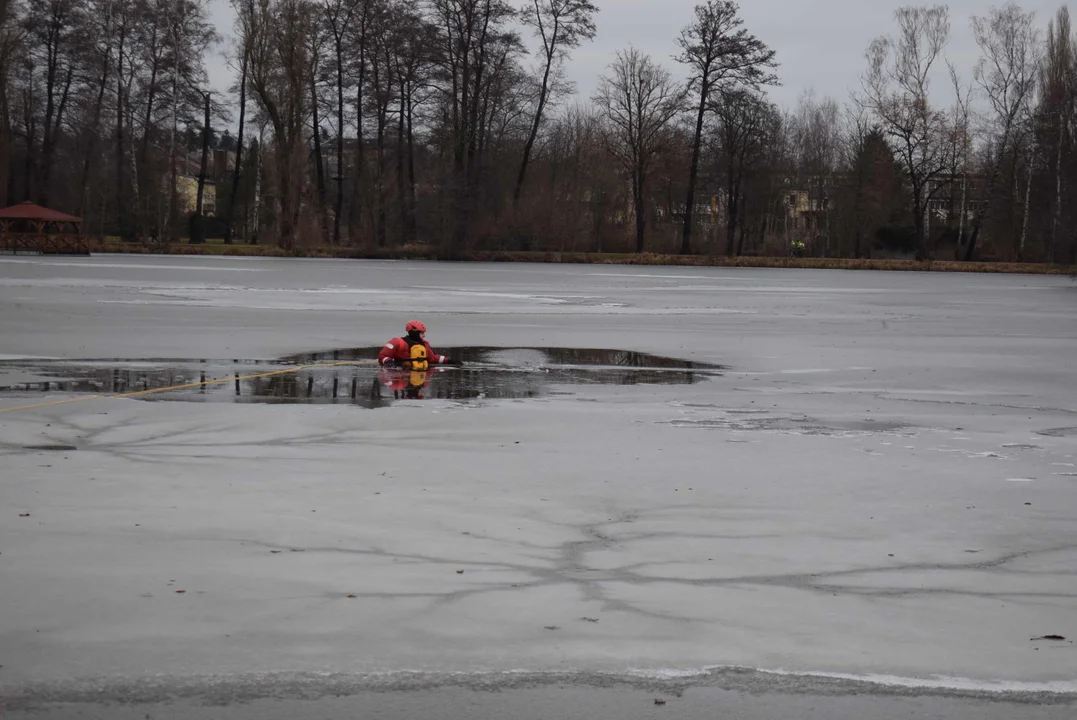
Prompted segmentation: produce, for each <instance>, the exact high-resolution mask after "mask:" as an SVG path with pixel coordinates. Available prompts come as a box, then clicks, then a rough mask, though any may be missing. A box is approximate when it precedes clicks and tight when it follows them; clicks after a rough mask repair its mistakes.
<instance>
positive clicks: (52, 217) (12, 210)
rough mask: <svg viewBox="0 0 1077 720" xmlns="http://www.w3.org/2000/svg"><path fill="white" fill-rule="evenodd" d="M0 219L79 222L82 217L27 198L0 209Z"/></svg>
mask: <svg viewBox="0 0 1077 720" xmlns="http://www.w3.org/2000/svg"><path fill="white" fill-rule="evenodd" d="M0 220H44V221H46V222H67V223H80V222H82V218H77V217H75V216H74V215H67V214H65V213H62V212H57V211H56V210H50V209H48V208H46V207H41V206H40V205H35V204H33V203H32V202H30V201H29V200H28V201H26V202H24V203H19V204H18V205H12V206H11V207H7V208H4V209H3V210H0Z"/></svg>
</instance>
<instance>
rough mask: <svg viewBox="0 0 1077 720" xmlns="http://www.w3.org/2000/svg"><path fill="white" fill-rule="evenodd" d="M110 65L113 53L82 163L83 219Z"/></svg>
mask: <svg viewBox="0 0 1077 720" xmlns="http://www.w3.org/2000/svg"><path fill="white" fill-rule="evenodd" d="M109 65H111V53H110V52H106V53H105V59H104V62H103V63H102V68H101V82H100V83H98V85H97V98H96V100H95V101H94V106H93V123H92V125H91V127H92V133H91V135H90V141H89V143H88V145H87V148H86V158H85V159H84V160H83V163H82V182H81V183H80V185H79V188H80V190H79V209H78V212H77V213H76V214H77V215H78V216H79V217H82V216H83V214H85V212H86V209H87V207H88V205H87V204H88V202H89V197H88V195H89V190H90V188H89V184H90V164H91V163H92V162H93V161H94V160H96V159H97V158H96V155H97V136H98V132H99V128H100V125H101V108H102V106H103V105H104V100H105V86H106V85H108V70H109ZM5 116H6V115H5Z"/></svg>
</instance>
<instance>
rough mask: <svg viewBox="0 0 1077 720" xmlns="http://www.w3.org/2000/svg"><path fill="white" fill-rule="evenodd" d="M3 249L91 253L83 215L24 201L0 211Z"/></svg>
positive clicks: (58, 253) (53, 252)
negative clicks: (83, 230)
mask: <svg viewBox="0 0 1077 720" xmlns="http://www.w3.org/2000/svg"><path fill="white" fill-rule="evenodd" d="M0 252H12V253H19V252H27V253H42V254H57V255H89V254H90V247H89V245H87V244H86V241H85V240H84V239H83V237H82V218H77V217H75V216H74V215H66V214H64V213H62V212H57V211H56V210H50V209H49V208H45V207H41V206H40V205H35V204H33V203H32V202H24V203H22V204H19V205H12V206H11V207H8V208H4V209H3V210H0Z"/></svg>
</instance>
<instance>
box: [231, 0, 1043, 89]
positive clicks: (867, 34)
mask: <svg viewBox="0 0 1077 720" xmlns="http://www.w3.org/2000/svg"><path fill="white" fill-rule="evenodd" d="M509 1H510V2H512V3H513V4H515V5H517V6H519V5H520V4H521V3H522V2H523V1H524V0H509ZM594 1H595V4H596V5H598V6H599V8H600V12H599V14H598V18H597V26H598V36H597V37H596V38H595V41H594V42H593V43H589V44H587V45H585V46H584V47H581V48H580V49H578V50H577V51H576V52H575V53H574V54H573V57H572V60H571V62H570V64H569V66H568V76H569V78H570V79H571V80H573V81H575V83H576V85H577V90H578V92H577V97H578V99H579V100H581V101H586V100H587V99H588V98H589V97H590V95H591V92H592V91H593V90H594V87H595V84H596V82H597V79H598V76H599V75H600V74H602V73H603V72H605V69H606V66H607V65H608V64H609V62H610V60H611V59H612V57H613V54H614V53H615V52H616V51H617V50H619V49H622V48H625V47H627V46H628V45H629V44H632V45H635V46H636V47H637V48H639V49H640V50H642V51H644V52H647V53H649V54H650V55H651V56H652V57H654V59H655V60H657V61H658V62H660V63H662V64H663V65H665V66H666V67H667V68H669V69H670V70H671V71H672V72H674V73H675V74H678V75H679V74H680V73H681V72H682V70H681V68H680V67H679V66H678V64H677V63H676V62H674V61H673V59H672V57H671V55H673V54H674V53H675V52H676V46H675V45H674V40H675V39H676V37H677V36H678V35H679V33H680V30H681V28H682V27H684V25H686V24H687V23H688V22H689V21H690V19H691V17H692V8H693V6H694V5H696V4H697V3H698V0H594ZM908 4H910V3H909V2H908V0H905V1H904V2H902V1H901V0H743V1H742V2H741V16H742V17H743V18H744V21H745V26H746V27H747V28H748V29H749V31H751V32H753V33H755V34H756V35H757V36H758V37H759V38H760V39H762V40H763V41H764V42H766V43H767V44H768V45H770V46H771V47H772V48H774V49H775V50H776V51H777V53H778V55H777V57H778V60H779V62H780V63H781V67H780V68H779V71H778V74H779V76H780V78H781V81H782V86H781V87H778V88H772V89H771V91H770V95H771V97H772V98H773V99H774V101H775V102H777V103H778V104H779V105H780V106H782V107H783V108H786V109H789V110H791V109H792V108H793V107H794V106H795V105H796V103H797V99H798V98H799V97H800V96H801V95H802V94H803V93H804V92H805V91H806V90H807V89H809V88H814V90H815V92H816V94H817V95H819V96H827V95H829V96H831V97H834V98H835V99H837V100H839V101H841V102H844V101H845V99H846V98H848V96H849V91H850V90H852V89H856V88H857V87H859V78H860V74H861V72H863V70H864V67H865V61H864V50H865V49H866V48H867V46H868V43H870V42H871V39H872V38H874V37H875V36H877V35H881V34H886V33H891V32H892V31H893V29H894V19H893V13H894V10H895V9H897V8H898V7H900V6H902V5H908ZM925 4H927V3H925ZM948 4H949V6H950V24H951V33H950V44H949V46H948V47H947V50H946V55H947V57H948V58H949V59H950V60H951V61H952V62H953V63H954V64H955V66H956V67H957V68H958V70H959V71H960V72H961V74H962V76H963V77H964V78H965V80H966V81H968V80H970V79H971V77H972V68H973V66H974V65H975V63H976V59H977V56H978V49H977V47H976V43H975V41H974V40H973V37H972V31H971V29H970V27H969V18H970V16H972V15H974V14H977V15H985V14H986V13H987V11H988V9H989V8H990V7H991V6H992V5H1001V4H1002V2H988V1H986V0H951V2H949V3H948ZM1019 4H1020V5H1021V6H1022V7H1023V8H1024V9H1025V10H1031V11H1034V12H1035V13H1036V20H1037V25H1038V26H1039V27H1041V28H1042V29H1044V30H1046V27H1047V22H1048V20H1049V19H1050V18H1052V17H1053V16H1054V14H1055V12H1056V10H1057V8H1058V7H1059V6H1060V5H1061V4H1062V3H1061V2H1060V0H1024V2H1020V3H1019ZM210 6H211V16H212V19H213V20H214V22H216V23H217V26H218V30H219V32H220V33H221V34H222V35H224V36H225V37H226V38H230V36H231V32H232V19H233V15H232V10H231V7H230V5H229V3H228V1H227V0H210ZM212 64H213V66H214V67H213V68H212V69H211V78H212V80H213V83H214V85H215V86H217V87H218V88H222V89H223V88H225V87H227V86H228V85H229V83H230V82H231V77H232V71H231V70H230V69H228V68H227V67H225V66H224V63H223V60H221V59H219V58H217V59H215V62H214V63H212ZM945 82H948V81H947V80H946V78H945V77H944V76H943V77H940V78H939V83H938V84H939V85H940V87H939V88H937V92H938V93H941V94H944V97H945V99H946V100H948V99H949V97H950V94H949V93H948V92H946V86H945V85H944V84H943V83H945Z"/></svg>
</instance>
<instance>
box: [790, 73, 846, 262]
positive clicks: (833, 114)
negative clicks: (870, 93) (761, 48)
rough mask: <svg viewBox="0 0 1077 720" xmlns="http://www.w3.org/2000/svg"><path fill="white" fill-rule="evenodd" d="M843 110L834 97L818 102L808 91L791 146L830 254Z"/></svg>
mask: <svg viewBox="0 0 1077 720" xmlns="http://www.w3.org/2000/svg"><path fill="white" fill-rule="evenodd" d="M839 116H840V109H839V108H838V104H837V102H835V101H834V100H833V99H831V98H824V99H822V100H817V99H816V98H815V95H814V93H813V92H811V91H809V92H808V93H806V94H805V95H804V96H802V97H801V99H800V102H799V103H798V105H797V111H796V114H795V115H794V116H793V118H792V123H791V124H792V128H791V131H792V133H791V134H792V144H793V150H794V153H795V161H796V164H797V167H796V170H797V177H798V180H799V184H800V186H801V187H806V188H807V189H808V204H809V208H810V210H811V215H812V217H813V218H814V220H813V223H814V227H813V229H814V230H816V231H817V232H820V231H821V232H822V234H823V241H824V245H823V248H822V253H823V255H824V256H828V255H830V252H831V237H830V229H831V228H830V200H831V189H832V185H833V180H834V176H835V173H836V171H837V170H838V163H839V161H840V153H841V123H840V119H839Z"/></svg>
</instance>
